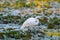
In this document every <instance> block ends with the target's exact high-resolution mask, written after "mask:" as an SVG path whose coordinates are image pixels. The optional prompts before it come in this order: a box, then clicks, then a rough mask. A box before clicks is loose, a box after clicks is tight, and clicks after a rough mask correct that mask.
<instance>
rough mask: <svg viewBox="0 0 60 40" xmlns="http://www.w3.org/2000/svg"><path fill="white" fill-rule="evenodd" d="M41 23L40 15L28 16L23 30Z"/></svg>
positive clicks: (22, 27)
mask: <svg viewBox="0 0 60 40" xmlns="http://www.w3.org/2000/svg"><path fill="white" fill-rule="evenodd" d="M38 24H39V20H38V17H36V18H33V17H31V18H28V19H27V20H26V21H25V22H24V23H23V25H22V26H21V28H20V29H21V30H23V31H27V30H28V28H29V27H31V26H35V25H38Z"/></svg>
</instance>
